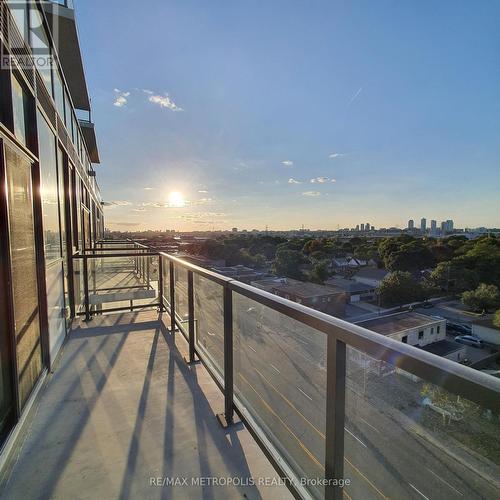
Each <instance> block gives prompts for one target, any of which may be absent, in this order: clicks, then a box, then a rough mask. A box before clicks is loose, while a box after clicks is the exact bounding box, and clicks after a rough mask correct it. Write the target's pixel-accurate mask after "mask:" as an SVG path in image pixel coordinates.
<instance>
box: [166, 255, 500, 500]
mask: <svg viewBox="0 0 500 500" xmlns="http://www.w3.org/2000/svg"><path fill="white" fill-rule="evenodd" d="M159 255H160V261H161V260H162V258H165V259H167V260H168V261H169V266H170V304H169V305H170V311H169V312H170V316H171V322H172V325H171V330H172V331H173V332H174V331H175V327H176V325H177V326H178V327H179V329H181V330H182V328H181V325H180V323H179V321H177V319H176V313H175V290H174V289H175V281H174V277H173V272H174V268H175V266H176V265H177V266H180V267H182V268H183V269H185V270H186V271H187V272H188V302H189V305H188V307H189V314H188V317H189V318H188V321H189V332H188V334H187V336H188V342H189V360H190V361H191V362H192V360H193V359H194V355H195V354H196V355H197V356H198V358H200V360H201V361H202V362H204V365H205V366H206V368H207V370H208V371H209V373H210V375H211V376H212V378H213V379H214V380H215V381H216V382H217V385H218V387H219V388H220V389H221V390H222V392H223V394H224V401H225V404H224V408H225V411H224V414H222V415H218V418H219V420H220V422H221V423H222V424H223V425H230V424H231V423H232V421H233V412H236V413H238V415H239V416H240V418H241V419H242V420H243V421H244V422H245V424H246V425H247V426H248V427H249V430H250V431H251V433H252V435H253V436H254V438H255V439H256V441H257V443H258V444H259V446H260V447H261V448H262V449H263V451H264V452H265V454H266V455H267V456H268V458H269V459H270V460H271V461H272V463H273V465H274V466H275V468H276V469H277V470H278V471H279V472H280V474H281V475H282V476H283V477H287V476H289V474H290V473H292V474H293V472H292V470H291V468H290V467H288V466H287V464H286V463H284V461H283V457H280V455H279V453H278V452H277V450H275V449H274V446H273V445H272V444H271V443H270V442H269V440H268V439H266V437H265V435H264V434H263V433H262V432H261V431H260V430H259V429H258V428H256V427H257V426H256V425H255V424H253V421H252V419H251V415H249V414H248V409H246V408H245V407H244V405H243V404H240V403H239V402H238V399H237V398H235V397H234V387H233V359H232V358H233V331H232V330H233V326H232V323H233V321H232V313H233V301H232V294H233V293H238V294H240V295H243V296H245V297H247V298H249V299H251V300H254V301H255V302H257V303H259V304H261V305H264V306H266V307H268V308H270V309H272V310H274V311H277V312H279V313H281V314H283V315H285V316H287V317H289V318H292V319H294V320H296V321H299V322H300V323H302V324H304V325H306V326H308V327H311V328H313V329H315V330H317V331H319V332H322V333H324V334H325V335H326V336H327V347H326V351H327V353H326V354H327V364H326V370H327V375H326V381H327V382H326V394H325V397H326V428H325V464H324V467H325V479H327V480H333V481H332V482H328V483H327V485H326V486H325V498H331V499H335V500H337V499H338V500H340V499H341V498H343V492H342V488H339V487H338V486H336V485H335V482H334V480H335V479H336V478H342V477H344V474H343V471H344V426H345V390H346V383H347V375H346V365H347V362H346V360H347V357H346V350H347V347H351V348H354V349H357V350H359V351H361V352H363V353H365V354H367V355H369V356H370V357H372V358H374V359H376V360H380V361H384V362H388V363H390V364H391V365H394V366H396V367H397V368H399V369H401V370H404V371H406V372H409V373H412V374H414V375H417V376H418V377H420V378H422V379H424V380H426V381H428V382H431V383H433V384H435V385H437V386H439V387H442V388H444V389H445V390H447V391H449V392H451V393H453V394H456V395H460V396H463V397H464V398H466V399H468V400H470V401H473V402H475V403H477V404H479V405H481V406H483V407H485V408H488V409H490V410H494V411H500V380H498V379H496V378H494V377H491V376H489V375H486V374H484V373H481V372H479V371H477V370H473V369H472V368H469V367H467V366H464V365H461V364H459V363H456V362H454V361H451V360H448V359H445V358H441V357H439V356H436V355H434V354H431V353H428V352H426V351H422V350H420V349H418V348H416V347H413V346H411V345H408V344H404V343H402V342H398V341H396V340H394V339H391V338H388V337H385V336H383V335H381V334H379V333H376V332H373V331H371V330H367V329H365V328H363V327H360V326H359V325H355V324H352V323H348V322H346V321H344V320H341V319H339V318H335V317H333V316H329V315H327V314H325V313H322V312H319V311H316V310H315V309H311V308H309V307H306V306H304V305H301V304H298V303H296V302H292V301H290V300H287V299H284V298H282V297H279V296H276V295H273V294H271V293H269V292H266V291H264V290H261V289H259V288H256V287H253V286H250V285H247V284H244V283H241V282H239V281H236V280H234V279H230V278H227V277H225V276H222V275H220V274H217V273H214V272H213V271H209V270H207V269H204V268H202V267H199V266H197V265H195V264H192V263H190V262H186V261H184V260H182V259H180V258H179V257H176V256H173V255H170V254H167V253H165V252H160V254H159ZM193 274H197V275H200V276H202V277H204V278H206V279H208V280H211V281H213V282H215V283H218V284H219V285H221V286H222V288H223V294H224V309H223V315H224V371H223V373H224V380H223V381H221V380H220V376H219V375H218V374H217V373H215V371H214V370H213V367H211V363H210V362H207V360H205V359H204V355H203V353H200V352H199V350H198V349H197V348H196V343H195V338H194V335H195V333H194V321H195V318H194V315H195V314H194V305H193V286H194V285H193ZM160 293H161V294H162V296H161V298H160V299H161V301H162V303H163V290H161V291H160ZM184 333H185V332H184ZM288 486H289V487H290V489H291V491H292V493H294V495H295V496H297V497H299V496H301V495H302V494H304V491H303V490H302V491H301V490H300V488H298V487H297V485H296V483H294V482H290V483H288Z"/></svg>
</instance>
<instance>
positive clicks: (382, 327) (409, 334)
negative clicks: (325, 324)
mask: <svg viewBox="0 0 500 500" xmlns="http://www.w3.org/2000/svg"><path fill="white" fill-rule="evenodd" d="M356 324H357V325H359V326H362V327H363V328H367V329H368V330H372V331H374V332H376V333H380V334H381V335H385V336H386V337H391V338H393V339H395V340H399V341H400V342H403V343H405V344H410V345H413V346H424V345H427V344H432V343H434V342H438V341H440V340H445V339H446V320H445V319H443V318H436V317H434V316H427V315H425V314H421V313H417V312H413V311H412V312H409V311H408V312H401V313H396V314H388V315H387V316H380V317H377V318H374V319H369V320H365V321H361V322H359V323H356Z"/></svg>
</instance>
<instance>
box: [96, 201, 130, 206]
mask: <svg viewBox="0 0 500 500" xmlns="http://www.w3.org/2000/svg"><path fill="white" fill-rule="evenodd" d="M102 204H103V206H105V207H112V206H116V207H127V206H129V205H132V203H130V201H125V200H114V201H103V202H102Z"/></svg>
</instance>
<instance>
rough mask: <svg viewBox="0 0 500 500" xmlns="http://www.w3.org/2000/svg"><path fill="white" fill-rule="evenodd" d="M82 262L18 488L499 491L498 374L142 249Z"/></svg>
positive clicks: (107, 492)
mask: <svg viewBox="0 0 500 500" xmlns="http://www.w3.org/2000/svg"><path fill="white" fill-rule="evenodd" d="M74 261H75V269H76V271H75V288H76V289H77V290H79V294H78V297H79V299H78V300H76V302H75V314H76V315H78V316H80V317H81V318H85V319H84V320H83V319H82V320H81V321H75V324H74V327H73V330H72V333H71V335H70V337H69V340H68V342H67V344H66V347H65V348H64V351H63V354H62V356H61V359H60V361H59V363H58V365H57V366H56V368H55V371H54V374H53V375H52V376H51V379H50V380H49V382H48V384H47V387H46V389H45V394H44V395H43V397H42V399H41V403H40V407H39V409H38V412H37V414H36V416H35V417H34V419H33V424H32V428H31V431H30V433H29V435H28V437H27V439H26V442H25V444H24V446H23V448H22V451H21V453H20V457H19V460H18V461H17V464H16V465H15V467H14V469H13V473H12V477H11V479H10V481H9V483H8V484H7V490H6V493H7V496H8V497H9V498H11V497H15V496H16V494H18V495H19V492H20V491H23V493H25V492H26V491H27V492H28V493H30V492H31V495H29V496H36V492H39V491H43V492H44V494H45V492H47V496H48V497H50V496H52V497H55V498H68V497H70V496H82V492H85V491H87V489H88V496H89V497H92V498H96V497H99V498H116V497H132V498H135V497H138V498H146V497H147V498H156V497H161V496H163V497H168V498H170V497H176V498H205V497H208V498H219V497H222V496H224V497H226V496H228V497H232V496H235V497H241V496H243V495H246V496H247V497H248V498H269V497H271V496H272V497H273V498H274V497H277V498H280V497H287V496H289V495H290V493H291V494H293V495H294V496H295V497H299V498H336V499H338V498H343V497H345V498H347V499H358V498H359V499H366V498H369V499H371V498H374V499H375V498H389V497H391V498H415V499H417V498H419V499H421V498H428V499H431V500H432V499H438V498H446V499H450V498H496V497H498V496H499V494H500V482H499V479H498V478H499V477H500V446H499V440H498V436H499V435H500V433H499V431H500V418H499V415H500V381H499V380H498V379H496V378H494V377H491V376H488V375H485V374H483V373H480V372H477V371H475V370H472V369H470V368H468V367H465V366H462V365H460V364H457V363H454V362H452V361H449V360H446V359H442V358H439V357H437V356H435V355H433V354H429V353H427V352H424V351H422V350H419V349H417V348H414V347H412V346H409V345H406V344H402V343H399V342H396V341H394V340H392V339H389V338H386V337H383V336H381V335H378V334H376V333H374V332H371V331H369V330H365V329H363V328H360V327H358V326H355V325H353V324H349V323H346V322H344V321H341V320H339V319H337V318H334V317H331V316H327V315H325V314H322V313H320V312H318V311H315V310H312V309H309V308H306V307H303V306H301V305H299V304H296V303H293V302H290V301H288V300H285V299H282V298H279V297H276V296H273V295H271V294H269V293H266V292H264V291H261V290H258V289H255V288H253V287H251V286H248V285H245V284H243V283H240V282H237V281H234V280H231V279H228V278H225V277H223V276H221V275H218V274H215V273H212V272H210V271H208V270H206V269H202V268H200V267H197V266H195V265H193V264H190V263H188V262H186V261H183V260H181V259H179V258H176V257H175V256H171V255H167V254H165V253H162V252H158V251H155V250H152V249H149V248H147V247H144V246H142V245H139V244H137V243H132V242H115V243H112V242H103V243H101V244H99V245H98V246H96V248H94V249H92V250H89V251H87V252H85V253H83V254H76V255H75V256H74ZM143 309H144V310H145V311H142V310H143ZM120 311H121V312H120ZM126 311H128V312H126ZM141 311H142V312H141ZM199 361H201V363H200V362H199ZM215 415H217V417H218V418H217V419H216V418H215ZM213 476H215V477H217V478H228V477H230V478H232V479H233V480H234V479H237V480H238V481H239V482H240V484H239V485H233V486H231V487H220V486H211V487H205V488H202V487H200V486H199V485H198V486H197V485H196V481H199V480H200V478H201V477H213ZM156 477H159V478H171V480H172V478H174V479H175V478H178V480H181V482H182V478H188V483H189V485H188V486H181V485H180V484H177V485H172V484H170V483H166V484H165V483H164V484H163V485H162V486H157V485H155V484H151V481H152V479H151V478H156ZM278 477H283V478H285V480H284V481H282V482H281V483H280V482H279V481H277V478H278ZM266 478H267V479H266ZM273 479H274V481H273ZM251 480H255V481H256V482H257V484H256V485H250V484H249V483H250V482H251ZM241 483H243V484H244V485H242V484H241ZM261 483H267V485H264V484H261ZM269 483H271V484H269ZM276 483H279V484H278V485H276ZM283 483H284V484H285V485H286V488H285V486H283ZM221 488H222V489H221ZM83 496H85V494H83Z"/></svg>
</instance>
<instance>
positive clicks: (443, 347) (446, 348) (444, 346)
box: [420, 340, 465, 356]
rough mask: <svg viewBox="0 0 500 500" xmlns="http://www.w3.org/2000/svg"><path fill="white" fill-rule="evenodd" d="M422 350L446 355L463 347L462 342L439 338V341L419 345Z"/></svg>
mask: <svg viewBox="0 0 500 500" xmlns="http://www.w3.org/2000/svg"><path fill="white" fill-rule="evenodd" d="M420 349H423V350H424V351H427V352H430V353H432V354H436V355H437V356H446V355H448V354H451V353H452V352H456V351H460V350H462V349H465V346H464V345H463V344H459V343H458V342H452V341H450V340H440V341H439V342H433V343H432V344H427V345H425V346H423V347H420Z"/></svg>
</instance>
